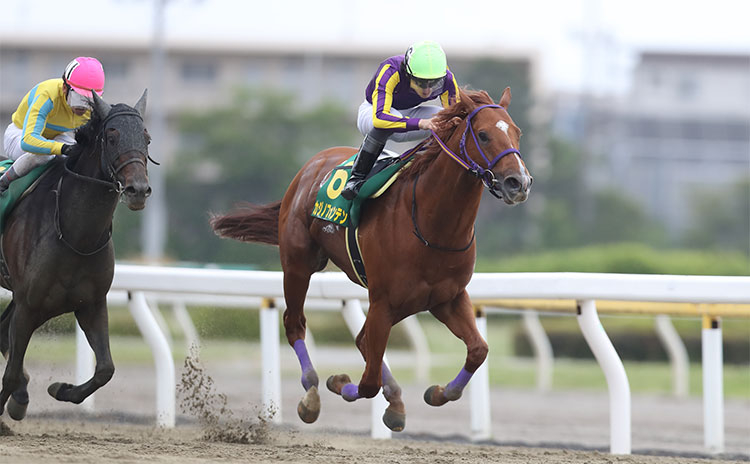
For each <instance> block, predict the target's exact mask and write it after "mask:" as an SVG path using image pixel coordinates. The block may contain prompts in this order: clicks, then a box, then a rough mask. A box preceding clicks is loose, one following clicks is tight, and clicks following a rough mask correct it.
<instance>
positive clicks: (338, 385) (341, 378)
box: [326, 374, 352, 395]
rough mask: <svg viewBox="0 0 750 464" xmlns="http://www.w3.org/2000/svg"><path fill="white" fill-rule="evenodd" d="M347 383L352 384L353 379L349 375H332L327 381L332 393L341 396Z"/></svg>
mask: <svg viewBox="0 0 750 464" xmlns="http://www.w3.org/2000/svg"><path fill="white" fill-rule="evenodd" d="M347 383H352V379H350V378H349V376H348V375H346V374H339V375H332V376H330V377H328V380H326V387H328V390H330V391H331V392H333V393H335V394H337V395H340V394H341V389H342V388H343V387H344V385H346V384H347Z"/></svg>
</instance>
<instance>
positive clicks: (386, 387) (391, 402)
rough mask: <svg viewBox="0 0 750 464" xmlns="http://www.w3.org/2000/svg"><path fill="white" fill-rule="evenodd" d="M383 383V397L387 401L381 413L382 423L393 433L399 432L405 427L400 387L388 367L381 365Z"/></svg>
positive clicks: (404, 408) (404, 412)
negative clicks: (386, 405) (386, 406)
mask: <svg viewBox="0 0 750 464" xmlns="http://www.w3.org/2000/svg"><path fill="white" fill-rule="evenodd" d="M381 376H382V381H383V396H385V399H386V400H387V401H388V408H386V410H385V412H384V413H383V423H384V424H385V425H386V426H387V427H388V428H389V429H391V430H393V431H394V432H400V431H402V430H404V427H406V407H405V406H404V402H403V401H402V400H401V387H399V385H398V384H397V383H396V379H394V378H393V375H392V374H391V371H390V369H388V366H386V365H385V363H383V368H382V372H381Z"/></svg>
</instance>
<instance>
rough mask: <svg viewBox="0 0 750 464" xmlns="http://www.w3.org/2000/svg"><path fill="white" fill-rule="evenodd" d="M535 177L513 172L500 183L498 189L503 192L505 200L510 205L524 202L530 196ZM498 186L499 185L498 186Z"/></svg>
mask: <svg viewBox="0 0 750 464" xmlns="http://www.w3.org/2000/svg"><path fill="white" fill-rule="evenodd" d="M533 182H534V178H533V177H531V176H529V175H526V174H511V175H509V176H508V177H506V178H505V179H503V180H502V182H498V184H500V185H499V186H498V187H499V188H498V189H497V190H500V192H501V193H502V197H503V201H505V203H507V204H509V205H515V204H518V203H523V202H524V201H526V199H527V198H528V197H529V192H530V191H531V184H532V183H533ZM496 188H497V187H496Z"/></svg>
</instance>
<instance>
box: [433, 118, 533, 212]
mask: <svg viewBox="0 0 750 464" xmlns="http://www.w3.org/2000/svg"><path fill="white" fill-rule="evenodd" d="M484 108H500V109H504V108H503V107H502V106H500V105H480V106H478V107H476V108H474V110H473V111H472V112H471V113H469V115H468V116H467V117H466V128H464V133H463V134H462V135H461V142H460V143H459V145H458V147H459V154H460V155H456V154H455V153H453V151H452V150H451V149H450V148H448V146H447V145H446V144H445V142H443V141H442V140H440V137H438V135H437V134H436V133H435V131H430V132H432V137H433V138H434V139H435V141H436V142H437V143H438V145H440V148H441V149H442V150H443V151H444V152H445V153H446V154H447V155H448V156H450V157H451V158H453V160H455V161H456V162H457V163H458V164H460V165H461V166H463V168H464V169H466V170H467V171H469V172H470V173H471V174H472V175H474V176H475V177H477V178H479V179H480V180H481V181H482V184H484V186H485V187H486V188H487V190H489V192H490V193H491V194H492V195H493V196H494V197H496V198H502V196H501V195H500V194H499V193H498V192H497V190H496V189H495V186H496V185H497V178H496V177H495V173H494V172H492V168H494V167H495V165H497V163H498V162H499V161H500V160H501V159H502V158H503V157H504V156H505V155H509V154H511V153H515V154H517V155H518V156H521V152H520V151H518V150H517V149H515V148H508V149H507V150H503V151H502V152H500V153H499V154H498V155H497V156H495V157H494V158H493V159H492V161H490V160H489V158H487V156H486V155H485V154H484V151H483V150H482V147H481V146H480V145H479V141H478V140H477V136H476V134H475V133H474V128H473V127H472V125H471V120H472V119H473V118H474V116H476V114H477V113H479V111H480V110H482V109H484ZM468 133H471V137H472V138H473V139H474V145H475V146H476V147H477V150H479V154H480V155H482V158H483V159H484V161H486V162H487V167H486V168H483V167H482V166H480V165H478V164H477V163H476V162H475V161H474V160H473V159H471V157H470V156H469V153H468V152H467V151H466V134H468Z"/></svg>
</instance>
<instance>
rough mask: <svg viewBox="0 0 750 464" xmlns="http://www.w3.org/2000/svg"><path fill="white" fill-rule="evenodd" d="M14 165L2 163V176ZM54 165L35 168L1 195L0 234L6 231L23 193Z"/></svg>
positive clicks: (0, 164)
mask: <svg viewBox="0 0 750 464" xmlns="http://www.w3.org/2000/svg"><path fill="white" fill-rule="evenodd" d="M12 164H13V161H11V160H4V161H0V175H2V174H3V173H4V172H5V171H7V170H8V169H9V168H10V167H11V165H12ZM53 164H54V163H45V164H43V165H41V166H37V167H35V168H34V169H32V170H31V172H29V173H28V174H26V175H25V176H23V177H20V178H18V179H16V180H14V181H13V182H11V183H10V187H8V190H6V191H5V192H3V193H2V194H0V233H2V232H4V231H5V220H6V219H8V216H9V215H10V212H11V211H13V207H15V206H16V203H17V202H18V200H19V199H20V198H21V196H22V195H23V193H24V192H25V191H26V190H27V189H28V188H29V187H30V186H31V185H32V184H33V183H34V182H36V180H37V179H39V177H41V175H42V174H43V173H44V171H46V170H47V169H48V168H49V167H50V166H52V165H53Z"/></svg>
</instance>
